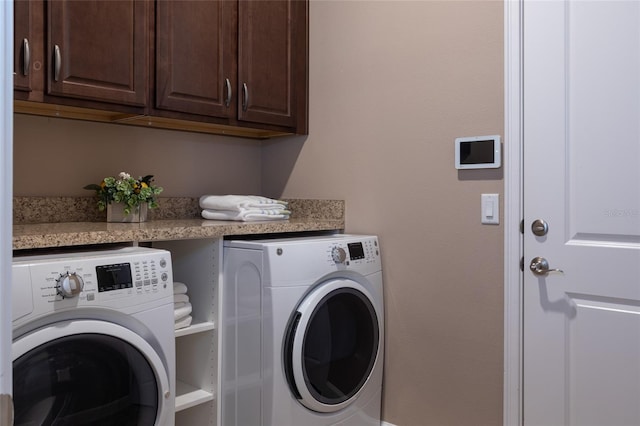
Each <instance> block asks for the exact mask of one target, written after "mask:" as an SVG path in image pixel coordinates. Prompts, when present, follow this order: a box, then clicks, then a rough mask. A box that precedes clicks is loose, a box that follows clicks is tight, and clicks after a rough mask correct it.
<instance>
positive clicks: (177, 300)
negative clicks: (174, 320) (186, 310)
mask: <svg viewBox="0 0 640 426" xmlns="http://www.w3.org/2000/svg"><path fill="white" fill-rule="evenodd" d="M188 301H189V296H187V295H186V294H174V295H173V303H176V304H177V303H180V302H188Z"/></svg>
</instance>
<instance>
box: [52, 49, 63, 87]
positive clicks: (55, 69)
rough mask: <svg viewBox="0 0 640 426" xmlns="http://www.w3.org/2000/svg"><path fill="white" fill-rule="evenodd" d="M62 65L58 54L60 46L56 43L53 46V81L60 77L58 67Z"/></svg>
mask: <svg viewBox="0 0 640 426" xmlns="http://www.w3.org/2000/svg"><path fill="white" fill-rule="evenodd" d="M61 66H62V57H61V56H60V47H59V46H58V45H57V44H56V45H55V46H53V81H58V79H59V78H60V67H61Z"/></svg>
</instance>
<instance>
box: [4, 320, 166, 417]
mask: <svg viewBox="0 0 640 426" xmlns="http://www.w3.org/2000/svg"><path fill="white" fill-rule="evenodd" d="M12 352H13V398H14V400H13V401H14V407H15V421H14V424H15V425H16V426H19V425H84V426H108V425H110V426H113V425H117V426H127V425H130V426H154V425H159V426H162V425H164V424H166V423H165V420H166V413H163V411H167V409H166V408H167V407H165V405H166V404H163V399H164V397H165V395H168V392H169V381H168V377H167V374H166V371H165V368H164V367H163V364H162V361H161V359H160V357H159V356H158V355H157V353H156V352H155V351H154V349H153V348H152V347H151V346H150V345H149V344H148V343H147V342H146V341H145V340H144V339H143V338H142V337H140V336H139V335H138V334H136V333H134V332H132V331H131V330H128V329H126V328H124V327H121V326H119V325H116V324H112V323H107V322H103V321H94V320H83V321H66V322H60V323H55V324H52V325H50V326H47V327H45V328H41V329H38V330H37V331H35V332H32V333H29V334H27V335H25V336H22V337H20V338H18V339H16V340H15V341H14V342H13V345H12Z"/></svg>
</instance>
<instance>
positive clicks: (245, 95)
mask: <svg viewBox="0 0 640 426" xmlns="http://www.w3.org/2000/svg"><path fill="white" fill-rule="evenodd" d="M247 105H249V89H248V88H247V83H242V110H243V111H246V110H247Z"/></svg>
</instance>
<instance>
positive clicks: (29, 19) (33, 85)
mask: <svg viewBox="0 0 640 426" xmlns="http://www.w3.org/2000/svg"><path fill="white" fill-rule="evenodd" d="M13 10H14V21H13V23H14V41H13V54H14V67H13V88H14V96H15V97H16V99H23V100H30V99H32V100H40V101H41V100H42V88H43V86H44V82H43V73H44V69H43V63H42V56H43V55H42V52H43V46H42V43H43V34H42V2H41V1H33V0H31V1H29V0H15V1H14V3H13Z"/></svg>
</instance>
